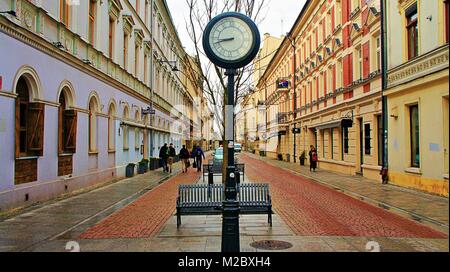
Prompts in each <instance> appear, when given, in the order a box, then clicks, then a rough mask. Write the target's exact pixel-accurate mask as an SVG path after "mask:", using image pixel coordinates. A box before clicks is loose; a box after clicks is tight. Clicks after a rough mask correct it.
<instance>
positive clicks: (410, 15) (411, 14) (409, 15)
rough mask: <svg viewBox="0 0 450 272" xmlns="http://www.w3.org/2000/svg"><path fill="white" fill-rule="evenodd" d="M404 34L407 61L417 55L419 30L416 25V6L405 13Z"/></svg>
mask: <svg viewBox="0 0 450 272" xmlns="http://www.w3.org/2000/svg"><path fill="white" fill-rule="evenodd" d="M405 15H406V33H407V39H408V59H412V58H415V57H417V56H418V54H419V37H418V35H419V28H418V24H417V20H418V17H417V4H414V5H412V6H411V7H409V8H408V9H407V10H406V11H405Z"/></svg>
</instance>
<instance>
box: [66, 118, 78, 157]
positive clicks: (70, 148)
mask: <svg viewBox="0 0 450 272" xmlns="http://www.w3.org/2000/svg"><path fill="white" fill-rule="evenodd" d="M64 118H65V121H66V122H65V124H64V125H65V126H66V127H65V128H66V131H67V133H66V137H67V138H66V139H65V144H66V146H65V147H64V150H65V151H66V152H71V153H75V152H76V148H77V119H78V114H77V111H76V110H65V111H64Z"/></svg>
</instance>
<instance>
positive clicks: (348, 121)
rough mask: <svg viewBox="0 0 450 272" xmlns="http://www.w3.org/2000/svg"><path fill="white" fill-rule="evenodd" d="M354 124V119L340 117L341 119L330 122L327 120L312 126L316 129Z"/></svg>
mask: <svg viewBox="0 0 450 272" xmlns="http://www.w3.org/2000/svg"><path fill="white" fill-rule="evenodd" d="M352 125H353V121H352V119H347V118H346V119H340V120H334V121H330V122H326V123H323V124H318V125H315V126H311V127H312V128H315V129H328V128H335V127H340V126H342V127H352Z"/></svg>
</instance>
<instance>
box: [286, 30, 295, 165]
mask: <svg viewBox="0 0 450 272" xmlns="http://www.w3.org/2000/svg"><path fill="white" fill-rule="evenodd" d="M286 38H287V39H288V40H289V41H290V42H291V46H292V49H293V51H294V52H293V53H294V63H293V65H294V69H293V70H294V71H293V73H294V76H293V79H292V89H293V90H294V94H293V102H292V104H293V105H292V110H293V113H294V128H293V130H292V134H293V135H294V163H296V162H297V137H296V135H297V134H296V125H297V124H296V123H295V118H296V117H297V112H296V111H297V92H296V75H295V67H296V66H297V63H296V62H297V57H296V55H295V53H296V45H295V39H294V40H292V38H291V33H288V34H287V35H286Z"/></svg>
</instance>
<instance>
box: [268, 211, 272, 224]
mask: <svg viewBox="0 0 450 272" xmlns="http://www.w3.org/2000/svg"><path fill="white" fill-rule="evenodd" d="M268 215H269V218H268V221H269V225H270V227H272V209H270V210H269V214H268Z"/></svg>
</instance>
